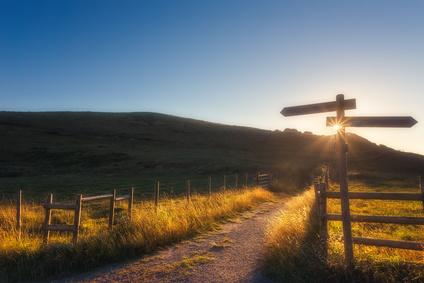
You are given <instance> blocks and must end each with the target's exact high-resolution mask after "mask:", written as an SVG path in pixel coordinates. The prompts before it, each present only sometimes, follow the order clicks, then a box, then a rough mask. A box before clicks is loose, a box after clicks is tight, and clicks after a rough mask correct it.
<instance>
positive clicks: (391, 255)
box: [328, 182, 424, 264]
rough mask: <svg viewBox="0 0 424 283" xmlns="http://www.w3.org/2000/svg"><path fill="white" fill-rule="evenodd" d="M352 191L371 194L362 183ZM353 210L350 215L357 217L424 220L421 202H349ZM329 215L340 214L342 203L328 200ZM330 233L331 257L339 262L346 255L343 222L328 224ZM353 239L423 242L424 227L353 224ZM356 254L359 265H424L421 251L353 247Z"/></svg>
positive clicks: (400, 189) (403, 189)
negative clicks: (397, 217)
mask: <svg viewBox="0 0 424 283" xmlns="http://www.w3.org/2000/svg"><path fill="white" fill-rule="evenodd" d="M332 189H333V190H336V189H337V186H334V187H332ZM349 190H351V191H370V190H371V188H369V187H367V186H366V185H364V184H362V183H359V182H354V183H351V185H350V188H349ZM372 191H379V192H416V193H418V192H419V189H417V188H411V187H397V188H396V189H394V188H389V187H375V188H372ZM350 206H351V214H356V215H391V216H411V217H424V210H423V206H422V202H420V201H386V200H350ZM328 212H329V213H336V214H340V201H339V200H334V199H331V200H328ZM328 229H329V237H330V241H329V243H330V246H329V256H330V259H332V258H333V257H334V258H337V257H339V256H340V255H342V254H343V243H342V241H341V236H342V225H341V222H335V221H331V222H329V225H328ZM352 235H353V236H354V237H367V238H376V239H390V240H405V241H418V242H424V227H423V226H420V225H397V224H379V223H352ZM354 253H355V258H356V260H358V261H367V262H368V261H373V262H378V263H379V264H381V263H384V262H392V263H397V264H399V263H419V264H424V253H423V252H422V251H413V250H402V249H391V248H381V247H378V248H377V247H372V246H363V245H354Z"/></svg>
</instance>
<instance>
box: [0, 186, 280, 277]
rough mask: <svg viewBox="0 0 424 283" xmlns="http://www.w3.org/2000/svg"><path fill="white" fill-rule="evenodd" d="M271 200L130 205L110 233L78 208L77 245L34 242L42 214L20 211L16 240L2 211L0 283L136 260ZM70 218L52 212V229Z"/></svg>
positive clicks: (58, 237) (98, 217) (259, 193)
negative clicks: (20, 227) (130, 211)
mask: <svg viewBox="0 0 424 283" xmlns="http://www.w3.org/2000/svg"><path fill="white" fill-rule="evenodd" d="M273 199H274V196H273V194H272V193H270V192H269V191H266V190H264V189H261V188H254V189H249V190H237V191H226V192H221V193H215V194H213V195H212V197H211V198H209V197H208V196H201V195H197V196H194V197H193V198H192V201H191V203H190V204H188V203H187V202H186V200H185V199H183V198H178V199H165V200H162V201H161V202H160V203H159V207H158V209H157V210H156V209H155V207H154V205H153V203H152V202H142V203H137V204H135V207H134V212H133V219H132V221H129V220H128V218H127V217H126V215H125V209H124V207H121V208H120V209H119V208H118V212H120V217H118V218H117V220H118V223H117V225H116V226H114V227H113V229H112V230H108V229H107V219H106V218H104V215H105V213H106V210H105V211H103V212H102V211H101V206H98V207H84V209H83V216H82V226H81V237H80V240H79V242H78V244H77V245H75V246H74V245H71V244H68V243H69V240H70V238H69V237H70V236H67V235H64V234H56V233H52V234H51V240H52V244H51V245H48V246H44V245H43V244H42V239H41V236H40V231H41V227H42V219H43V214H42V209H41V207H39V206H36V205H31V204H26V205H25V206H24V213H23V215H24V218H23V223H24V227H25V229H24V231H23V235H22V238H21V240H18V239H17V233H16V231H15V228H14V225H15V224H14V221H13V217H14V209H13V207H12V206H8V205H4V206H3V207H2V209H1V214H0V281H3V282H9V281H10V282H13V281H20V280H29V279H39V278H45V277H48V276H55V275H58V274H64V273H66V272H70V271H75V270H87V269H88V268H91V267H94V266H98V265H101V264H103V263H106V262H113V261H118V260H120V259H124V258H128V257H133V256H139V255H143V254H146V253H149V252H152V251H154V250H155V249H157V248H158V247H161V246H165V245H168V244H171V243H174V242H177V241H180V240H183V239H186V238H188V237H191V236H193V235H196V234H198V233H200V232H202V231H206V230H210V229H214V228H215V227H216V226H217V223H218V222H219V221H220V220H224V219H226V218H228V217H231V216H233V215H235V214H237V213H239V212H242V211H245V210H248V209H251V208H253V207H254V206H255V205H258V204H259V203H262V202H266V201H272V200H273ZM71 219H72V213H68V212H65V213H63V212H60V211H58V212H56V211H55V212H53V221H52V222H53V223H64V222H66V221H67V222H68V223H71Z"/></svg>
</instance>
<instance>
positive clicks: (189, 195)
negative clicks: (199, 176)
mask: <svg viewBox="0 0 424 283" xmlns="http://www.w3.org/2000/svg"><path fill="white" fill-rule="evenodd" d="M186 197H187V203H190V200H191V184H190V180H187V191H186Z"/></svg>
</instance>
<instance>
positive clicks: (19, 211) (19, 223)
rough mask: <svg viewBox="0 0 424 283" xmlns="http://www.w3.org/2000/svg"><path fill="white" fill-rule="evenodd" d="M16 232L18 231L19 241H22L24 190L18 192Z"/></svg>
mask: <svg viewBox="0 0 424 283" xmlns="http://www.w3.org/2000/svg"><path fill="white" fill-rule="evenodd" d="M16 230H17V231H18V239H21V233H22V190H19V191H18V196H17V200H16Z"/></svg>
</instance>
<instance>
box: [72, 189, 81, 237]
mask: <svg viewBox="0 0 424 283" xmlns="http://www.w3.org/2000/svg"><path fill="white" fill-rule="evenodd" d="M81 210H82V195H81V194H80V195H78V197H77V199H76V201H75V214H74V227H73V235H72V242H73V243H74V245H75V244H76V243H77V242H78V236H79V228H80V225H81V212H82V211H81Z"/></svg>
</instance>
